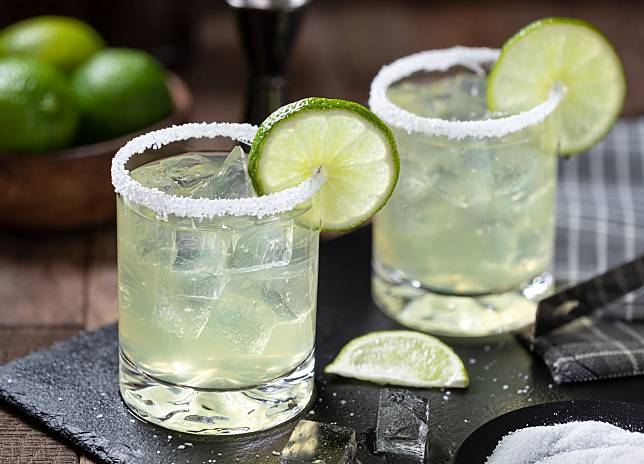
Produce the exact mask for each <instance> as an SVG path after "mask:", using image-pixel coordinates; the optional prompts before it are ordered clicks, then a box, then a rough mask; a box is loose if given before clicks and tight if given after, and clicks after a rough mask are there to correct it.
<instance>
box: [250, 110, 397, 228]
mask: <svg viewBox="0 0 644 464" xmlns="http://www.w3.org/2000/svg"><path fill="white" fill-rule="evenodd" d="M320 169H321V170H322V171H323V173H324V175H325V177H326V179H327V180H326V182H325V183H324V185H322V187H321V189H320V191H319V193H318V202H317V205H316V208H317V210H316V211H317V213H316V214H319V217H320V221H321V229H322V230H324V231H342V230H348V229H352V228H354V227H356V226H358V225H360V224H362V223H363V222H365V221H366V220H367V219H369V218H370V217H371V216H373V215H374V214H375V213H376V212H377V211H378V210H379V209H380V208H382V207H383V206H384V205H385V203H386V202H387V200H388V199H389V197H390V196H391V193H392V191H393V189H394V187H395V185H396V181H397V180H398V172H399V158H398V151H397V148H396V143H395V141H394V138H393V135H392V134H391V131H390V130H389V129H388V128H387V126H385V124H384V123H383V122H382V121H380V119H378V117H377V116H376V115H374V114H373V113H372V112H371V111H369V110H368V109H367V108H365V107H364V106H362V105H359V104H357V103H353V102H349V101H345V100H330V99H326V98H316V97H313V98H306V99H304V100H300V101H297V102H294V103H291V104H289V105H286V106H284V107H282V108H280V109H278V110H277V111H275V112H274V113H273V114H272V115H270V116H269V117H268V118H267V119H266V120H265V121H264V122H263V123H262V124H261V126H260V127H259V130H258V131H257V135H256V136H255V139H254V140H253V144H252V147H251V150H250V154H249V175H250V177H251V179H252V181H253V185H254V187H255V190H256V191H257V193H258V194H260V195H262V194H267V193H272V192H277V191H280V190H284V189H286V188H288V187H293V186H295V185H297V184H299V183H300V182H302V181H304V180H306V179H307V178H309V177H311V175H312V174H313V173H314V172H316V171H318V170H320Z"/></svg>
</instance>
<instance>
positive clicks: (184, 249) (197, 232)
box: [112, 123, 323, 434]
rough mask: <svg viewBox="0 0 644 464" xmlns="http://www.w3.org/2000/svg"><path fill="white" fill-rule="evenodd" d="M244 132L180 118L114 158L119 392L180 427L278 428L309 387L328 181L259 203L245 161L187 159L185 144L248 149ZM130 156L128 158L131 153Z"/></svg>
mask: <svg viewBox="0 0 644 464" xmlns="http://www.w3.org/2000/svg"><path fill="white" fill-rule="evenodd" d="M255 132H256V128H255V127H254V126H250V125H247V124H223V123H222V124H219V123H212V124H186V125H184V126H178V127H172V128H168V129H163V130H160V131H156V132H152V133H149V134H146V135H143V136H140V137H137V138H135V139H133V140H132V141H130V142H129V143H128V144H126V145H125V146H124V147H123V148H122V149H121V150H119V152H118V153H117V154H116V156H115V158H114V161H113V164H112V179H113V183H114V186H115V189H116V192H117V194H118V195H117V214H118V215H117V222H118V275H119V278H118V287H119V340H120V391H121V395H122V397H123V400H124V401H125V403H126V404H127V406H128V407H129V408H130V409H131V410H132V411H133V412H134V413H135V414H137V415H138V416H140V417H141V418H143V419H145V420H148V421H150V422H153V423H157V424H159V425H161V426H163V427H166V428H170V429H174V430H178V431H181V432H190V433H199V434H238V433H245V432H253V431H258V430H263V429H266V428H268V427H272V426H275V425H277V424H280V423H282V422H284V421H286V420H288V419H290V418H292V417H294V416H295V415H297V414H298V413H299V412H300V411H302V410H303V409H304V408H305V407H306V405H307V404H308V402H309V400H310V398H311V396H312V392H313V367H314V353H313V352H314V340H315V312H316V295H317V272H318V235H319V222H317V223H316V221H315V220H314V216H313V214H312V212H311V208H310V206H311V203H312V202H313V196H314V194H315V192H316V191H317V189H318V188H319V187H320V185H321V183H322V182H323V180H321V178H320V176H319V175H318V176H317V177H316V176H313V177H311V178H310V179H308V180H305V181H304V182H302V183H300V184H299V185H297V186H295V187H292V188H289V189H286V190H283V191H281V192H277V193H274V194H271V195H265V196H262V197H258V196H255V194H254V190H253V188H252V185H251V182H250V179H249V178H248V174H247V160H246V155H245V153H244V152H243V151H242V150H241V149H240V148H239V147H237V148H235V149H234V150H233V151H232V152H231V154H230V155H229V156H228V157H227V158H225V159H224V157H222V156H217V155H216V154H214V153H203V152H202V153H185V151H186V142H187V141H189V140H197V139H212V138H215V137H227V138H231V139H233V140H235V141H237V142H242V143H249V142H250V141H251V140H252V138H253V136H254V134H255ZM133 155H136V156H134V157H133Z"/></svg>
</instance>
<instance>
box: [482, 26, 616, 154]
mask: <svg viewBox="0 0 644 464" xmlns="http://www.w3.org/2000/svg"><path fill="white" fill-rule="evenodd" d="M557 83H559V85H562V86H563V88H564V92H565V94H564V97H563V100H562V101H561V103H560V104H559V108H558V110H557V116H558V120H559V124H560V141H561V152H562V154H565V155H571V154H575V153H580V152H583V151H586V150H588V149H589V148H591V147H592V146H593V145H595V144H596V143H597V142H598V141H599V140H601V138H602V137H603V136H604V135H605V134H606V132H608V130H609V129H610V128H611V127H612V125H613V123H614V122H615V119H616V118H617V116H618V115H619V113H620V111H621V109H622V106H623V103H624V96H625V93H626V83H625V79H624V71H623V69H622V64H621V62H620V60H619V57H618V56H617V54H616V53H615V50H614V49H613V46H612V45H611V44H610V42H608V40H607V39H606V38H605V37H604V36H603V35H602V34H601V33H600V32H599V31H598V30H597V29H595V27H593V26H591V25H590V24H588V23H586V22H585V21H581V20H578V19H568V18H546V19H541V20H539V21H536V22H534V23H532V24H530V25H528V26H526V27H525V28H523V29H522V30H521V31H519V32H518V33H517V34H516V35H515V36H514V37H512V38H511V39H510V40H509V41H508V42H506V44H505V45H504V46H503V49H502V51H501V56H500V57H499V59H498V61H497V62H496V64H495V65H494V68H493V69H492V72H491V73H490V76H489V77H488V91H487V99H488V106H489V108H490V109H491V110H492V111H504V112H510V113H517V112H520V111H525V110H527V109H529V108H532V107H534V106H536V105H538V104H539V103H542V102H544V101H545V100H546V99H547V98H548V95H549V93H550V92H551V91H552V89H553V87H554V86H555V85H557Z"/></svg>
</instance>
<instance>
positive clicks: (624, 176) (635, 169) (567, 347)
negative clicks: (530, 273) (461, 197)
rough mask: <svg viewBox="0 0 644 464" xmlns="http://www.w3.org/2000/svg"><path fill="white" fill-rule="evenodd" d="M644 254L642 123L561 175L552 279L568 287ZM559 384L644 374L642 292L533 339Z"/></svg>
mask: <svg viewBox="0 0 644 464" xmlns="http://www.w3.org/2000/svg"><path fill="white" fill-rule="evenodd" d="M642 253H644V117H639V118H635V119H630V120H622V121H619V122H618V123H617V124H616V125H615V127H614V128H613V130H612V131H611V133H610V134H609V135H608V136H607V137H606V138H605V139H604V140H603V141H602V142H601V143H600V144H599V145H598V146H597V147H595V148H594V149H593V150H591V152H590V153H587V154H585V155H582V156H577V157H574V158H571V159H567V160H562V161H561V163H560V167H559V191H558V205H557V242H556V254H555V277H556V279H557V283H558V285H559V286H560V287H561V286H565V285H571V284H575V283H578V282H581V281H583V280H586V279H588V278H591V277H593V276H594V275H597V274H601V273H602V272H604V271H606V270H607V269H608V268H611V267H614V266H617V265H619V264H621V263H623V262H626V261H630V260H632V259H634V258H635V257H636V256H638V255H641V254H642ZM643 284H644V283H643ZM534 346H535V350H536V352H537V353H538V354H540V355H541V356H542V357H543V359H544V361H545V362H546V364H547V365H548V367H549V369H550V371H551V373H552V376H553V379H554V380H555V382H557V383H564V382H579V381H588V380H598V379H605V378H614V377H624V376H630V375H640V374H644V288H640V289H639V290H637V291H634V292H631V293H629V294H627V295H625V296H624V297H622V298H621V299H620V300H618V301H616V302H614V303H611V304H609V305H606V306H605V307H603V308H601V309H600V310H598V311H597V312H596V313H595V314H593V315H592V316H589V317H583V318H580V319H578V320H575V321H573V322H572V323H570V324H567V325H566V326H564V327H561V328H559V329H557V330H556V331H554V332H552V333H549V334H547V335H545V336H541V337H539V338H537V339H536V340H535V342H534Z"/></svg>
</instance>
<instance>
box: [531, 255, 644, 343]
mask: <svg viewBox="0 0 644 464" xmlns="http://www.w3.org/2000/svg"><path fill="white" fill-rule="evenodd" d="M643 285H644V255H641V256H639V257H637V258H635V259H634V260H632V261H629V262H627V263H624V264H621V265H619V266H617V267H614V268H612V269H609V270H608V271H606V272H604V273H603V274H601V275H598V276H596V277H593V278H591V279H589V280H586V281H584V282H581V283H579V284H577V285H574V286H572V287H568V288H566V289H564V290H562V291H560V292H557V293H555V294H554V295H551V296H549V297H547V298H544V299H543V300H541V301H540V302H539V304H538V305H537V317H536V320H535V324H534V333H533V336H534V337H538V336H540V335H544V334H546V333H548V332H551V331H552V330H554V329H556V328H558V327H561V326H562V325H565V324H567V323H569V322H570V321H572V320H574V319H577V318H578V317H581V316H585V315H587V314H590V313H591V312H593V311H594V310H596V309H599V308H601V307H602V306H605V305H606V304H608V303H610V302H612V301H615V300H617V299H619V298H620V297H622V296H624V295H625V294H627V293H629V292H632V291H633V290H637V289H638V288H640V287H642V286H643Z"/></svg>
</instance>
